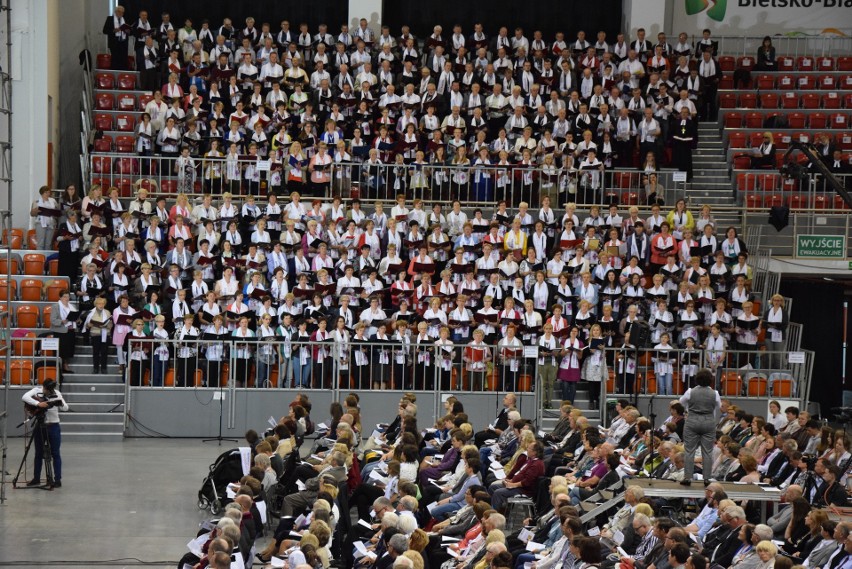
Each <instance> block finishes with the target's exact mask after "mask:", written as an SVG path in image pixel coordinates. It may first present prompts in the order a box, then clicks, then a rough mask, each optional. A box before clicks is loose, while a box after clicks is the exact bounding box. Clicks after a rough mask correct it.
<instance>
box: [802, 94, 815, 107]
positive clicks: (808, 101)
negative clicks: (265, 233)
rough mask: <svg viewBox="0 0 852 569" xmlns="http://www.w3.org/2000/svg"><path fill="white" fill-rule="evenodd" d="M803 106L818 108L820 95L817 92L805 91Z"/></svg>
mask: <svg viewBox="0 0 852 569" xmlns="http://www.w3.org/2000/svg"><path fill="white" fill-rule="evenodd" d="M802 108H803V109H818V108H819V95H817V94H816V93H805V94H804V95H802Z"/></svg>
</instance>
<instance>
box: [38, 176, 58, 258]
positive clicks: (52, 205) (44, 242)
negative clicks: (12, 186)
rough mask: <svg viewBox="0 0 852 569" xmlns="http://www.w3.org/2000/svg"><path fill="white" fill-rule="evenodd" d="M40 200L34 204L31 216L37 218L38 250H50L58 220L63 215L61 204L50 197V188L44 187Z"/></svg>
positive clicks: (39, 192)
mask: <svg viewBox="0 0 852 569" xmlns="http://www.w3.org/2000/svg"><path fill="white" fill-rule="evenodd" d="M38 195H39V198H38V199H37V200H36V201H35V202H33V207H32V209H31V210H30V215H31V216H32V217H34V218H35V223H34V226H35V233H36V243H37V247H36V248H37V249H44V250H50V249H52V248H53V247H52V245H53V232H54V230H55V229H56V220H57V219H58V218H59V216H60V215H61V214H62V211H61V210H60V209H59V204H58V203H56V200H55V199H53V198H52V197H50V188H49V187H47V186H42V187H41V188H40V189H39V191H38Z"/></svg>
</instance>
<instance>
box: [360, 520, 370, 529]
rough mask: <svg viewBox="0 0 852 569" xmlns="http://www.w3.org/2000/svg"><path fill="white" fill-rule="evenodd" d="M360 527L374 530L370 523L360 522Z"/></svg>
mask: <svg viewBox="0 0 852 569" xmlns="http://www.w3.org/2000/svg"><path fill="white" fill-rule="evenodd" d="M358 525H359V526H363V527H365V528H367V529H368V530H372V529H373V526H372V525H370V522H365V521H364V520H358Z"/></svg>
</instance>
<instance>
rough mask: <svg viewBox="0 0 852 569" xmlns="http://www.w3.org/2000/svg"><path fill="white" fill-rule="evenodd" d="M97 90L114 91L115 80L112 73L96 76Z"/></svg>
mask: <svg viewBox="0 0 852 569" xmlns="http://www.w3.org/2000/svg"><path fill="white" fill-rule="evenodd" d="M95 88H96V89H114V88H115V78H114V77H113V76H112V73H98V74H97V75H95Z"/></svg>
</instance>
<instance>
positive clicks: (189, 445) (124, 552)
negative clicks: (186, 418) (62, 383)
mask: <svg viewBox="0 0 852 569" xmlns="http://www.w3.org/2000/svg"><path fill="white" fill-rule="evenodd" d="M9 443H10V444H9V453H8V463H7V469H8V471H9V472H10V476H9V477H8V481H9V484H8V485H7V487H6V497H7V501H6V504H5V505H4V506H2V507H0V563H2V566H3V567H21V568H23V567H32V566H33V565H32V564H31V563H32V562H42V563H43V562H50V561H54V562H55V563H53V564H51V565H53V566H60V565H62V563H63V562H68V561H72V562H75V561H76V562H86V561H90V562H91V561H101V562H102V561H106V560H113V559H119V558H131V557H135V558H137V559H140V560H142V561H147V562H152V561H162V562H164V563H160V564H155V565H147V566H148V567H158V568H159V567H163V568H165V567H169V568H173V567H176V566H177V560H178V559H180V558H181V557H182V556H183V555H184V553H186V551H187V549H186V543H187V542H188V541H189V540H190V539H192V538H194V537H195V534H196V532H197V530H198V524H199V522H201V521H202V520H204V519H206V518H208V517H210V513H209V511H206V512H202V511H200V510H198V508H197V506H196V495H197V492H198V489H199V488H200V487H201V482H202V480H203V478H204V477H205V476H206V475H207V471H208V467H209V465H210V464H211V463H212V462H213V461H214V460H215V459H216V457H217V456H218V455H219V454H220V453H221V452H223V451H224V450H227V449H229V448H234V447H236V446H237V445H236V444H234V443H229V442H224V443H222V445H223V446H222V447H218V446H217V445H216V443H215V442H214V443H202V442H201V441H200V440H197V439H185V440H180V439H125V440H124V441H123V442H120V443H101V444H95V443H81V442H63V444H62V464H63V466H62V471H63V473H62V488H58V489H55V490H53V491H51V492H48V491H45V490H38V489H36V490H31V489H13V488H12V486H11V479H12V477H14V475H15V473H16V472H17V469H18V465H19V464H20V460H21V457H22V456H23V442H22V440H21V439H9ZM28 467H29V471H28V474H29V473H31V472H32V462H31V460H30V464H29V465H28ZM25 480H26V478H25V477H24V476H23V475H22V476H21V479H20V480H19V483H21V482H24V483H25ZM10 562H21V563H20V564H9V563H10ZM133 565H135V563H134V562H132V561H130V560H128V561H127V562H124V563H119V562H116V563H115V564H110V565H109V566H115V567H126V566H133Z"/></svg>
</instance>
